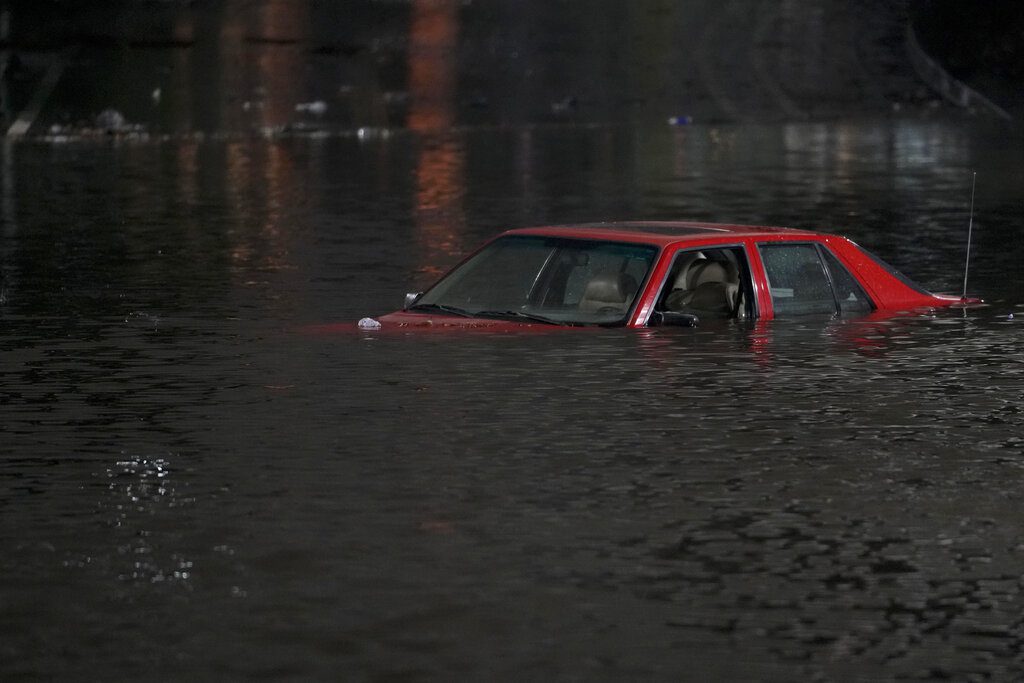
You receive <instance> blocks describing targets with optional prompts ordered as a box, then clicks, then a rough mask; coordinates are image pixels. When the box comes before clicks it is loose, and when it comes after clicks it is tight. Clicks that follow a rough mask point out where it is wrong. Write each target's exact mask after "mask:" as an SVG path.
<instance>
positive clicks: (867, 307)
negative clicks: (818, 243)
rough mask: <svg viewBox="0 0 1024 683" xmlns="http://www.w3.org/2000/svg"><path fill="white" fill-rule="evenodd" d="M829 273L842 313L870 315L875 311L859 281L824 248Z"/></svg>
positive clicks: (823, 252)
mask: <svg viewBox="0 0 1024 683" xmlns="http://www.w3.org/2000/svg"><path fill="white" fill-rule="evenodd" d="M821 252H822V254H823V255H824V256H825V263H826V265H828V272H829V274H830V275H831V276H832V286H833V287H834V288H835V291H836V302H837V303H838V304H839V312H840V313H870V312H871V311H872V310H874V306H872V305H871V299H869V298H868V295H867V294H865V293H864V290H863V289H862V288H861V286H860V284H859V283H858V282H857V279H856V278H855V277H853V275H851V274H850V271H848V270H847V269H846V268H845V266H843V264H842V263H840V262H839V259H837V258H836V257H835V255H834V254H833V253H832V252H830V251H829V250H828V249H826V248H824V247H823V248H822V250H821Z"/></svg>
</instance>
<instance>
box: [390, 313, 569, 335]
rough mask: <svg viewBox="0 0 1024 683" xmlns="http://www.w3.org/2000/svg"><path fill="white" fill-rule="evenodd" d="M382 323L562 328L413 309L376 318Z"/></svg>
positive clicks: (424, 327)
mask: <svg viewBox="0 0 1024 683" xmlns="http://www.w3.org/2000/svg"><path fill="white" fill-rule="evenodd" d="M375 320H376V321H377V322H379V323H380V330H381V331H387V330H394V329H400V330H406V331H419V330H422V331H433V330H482V331H485V330H490V331H494V332H501V331H505V330H526V329H536V328H543V329H561V328H560V327H559V326H555V325H545V324H543V323H534V322H530V321H524V322H519V321H515V320H491V319H488V318H465V317H462V316H457V315H444V314H437V313H413V312H411V311H395V312H394V313H388V314H387V315H382V316H380V317H379V318H375Z"/></svg>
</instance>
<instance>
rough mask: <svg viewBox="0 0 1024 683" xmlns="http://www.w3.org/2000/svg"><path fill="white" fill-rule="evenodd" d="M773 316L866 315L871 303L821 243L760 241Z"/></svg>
mask: <svg viewBox="0 0 1024 683" xmlns="http://www.w3.org/2000/svg"><path fill="white" fill-rule="evenodd" d="M757 251H758V254H759V256H760V259H761V264H762V267H763V268H764V274H765V278H766V280H767V285H768V293H769V296H770V302H771V306H772V311H773V314H774V317H788V316H794V315H832V316H836V315H843V314H847V315H849V314H859V313H869V312H871V311H872V310H874V304H873V302H872V301H871V299H870V297H868V295H867V294H866V293H865V291H864V289H863V288H862V287H861V286H860V284H859V283H858V282H857V279H856V278H855V277H854V276H853V275H852V274H851V273H850V272H849V271H848V270H847V269H846V268H845V267H844V266H843V265H842V263H840V261H839V259H837V258H836V256H835V255H834V254H833V253H832V252H831V251H830V250H829V249H828V247H826V246H825V245H824V244H821V243H820V242H790V241H773V242H760V243H758V245H757Z"/></svg>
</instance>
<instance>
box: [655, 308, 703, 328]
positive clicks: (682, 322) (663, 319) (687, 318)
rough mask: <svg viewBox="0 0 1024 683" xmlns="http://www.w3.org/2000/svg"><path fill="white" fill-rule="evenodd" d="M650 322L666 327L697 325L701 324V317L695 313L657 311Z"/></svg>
mask: <svg viewBox="0 0 1024 683" xmlns="http://www.w3.org/2000/svg"><path fill="white" fill-rule="evenodd" d="M650 324H651V325H653V326H665V327H697V325H698V324H700V318H698V317H697V316H695V315H694V314H693V313H679V312H677V311H655V312H654V313H652V314H651V319H650Z"/></svg>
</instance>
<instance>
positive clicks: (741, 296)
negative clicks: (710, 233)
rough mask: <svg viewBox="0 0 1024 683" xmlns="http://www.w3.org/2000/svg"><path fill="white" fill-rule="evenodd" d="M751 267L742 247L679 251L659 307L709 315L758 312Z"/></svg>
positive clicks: (700, 317) (741, 316)
mask: <svg viewBox="0 0 1024 683" xmlns="http://www.w3.org/2000/svg"><path fill="white" fill-rule="evenodd" d="M752 307H753V290H752V289H751V284H750V269H749V268H748V266H747V258H746V254H745V253H744V251H743V249H742V248H740V247H716V248H706V249H689V250H685V251H681V252H679V253H678V254H677V255H676V257H675V260H674V261H673V263H672V268H671V270H670V271H669V274H668V277H667V278H666V279H665V283H664V285H663V287H662V290H661V296H660V297H659V300H658V305H657V307H656V310H658V311H663V312H667V313H685V314H689V315H692V316H695V317H696V318H697V319H699V320H703V319H706V318H746V317H752V316H753V315H754V310H753V308H752Z"/></svg>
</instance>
